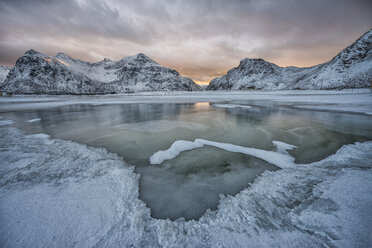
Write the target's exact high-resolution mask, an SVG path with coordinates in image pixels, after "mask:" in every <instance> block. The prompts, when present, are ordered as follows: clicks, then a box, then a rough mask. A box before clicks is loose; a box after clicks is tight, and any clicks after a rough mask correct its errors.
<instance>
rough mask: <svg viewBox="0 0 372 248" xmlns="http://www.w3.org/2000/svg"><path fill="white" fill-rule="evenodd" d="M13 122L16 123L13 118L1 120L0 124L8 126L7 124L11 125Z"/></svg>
mask: <svg viewBox="0 0 372 248" xmlns="http://www.w3.org/2000/svg"><path fill="white" fill-rule="evenodd" d="M11 124H14V121H13V120H2V121H0V126H7V125H11Z"/></svg>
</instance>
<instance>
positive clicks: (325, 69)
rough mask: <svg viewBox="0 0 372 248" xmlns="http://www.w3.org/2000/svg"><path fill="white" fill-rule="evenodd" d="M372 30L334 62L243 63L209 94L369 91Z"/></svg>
mask: <svg viewBox="0 0 372 248" xmlns="http://www.w3.org/2000/svg"><path fill="white" fill-rule="evenodd" d="M371 48H372V30H369V31H368V32H367V33H365V34H364V35H363V36H361V37H360V38H359V39H358V40H356V41H355V42H354V43H353V44H351V45H350V46H348V47H347V48H345V49H344V50H342V51H341V52H340V53H339V54H338V55H337V56H335V57H334V58H333V59H332V60H330V61H328V62H326V63H324V64H320V65H316V66H312V67H306V68H300V67H280V66H277V65H275V64H273V63H270V62H267V61H265V60H263V59H248V58H246V59H243V60H241V61H240V64H239V66H238V67H236V68H233V69H230V70H229V71H228V72H227V74H226V75H224V76H222V77H219V78H215V79H213V80H212V81H211V82H210V84H209V85H208V86H207V90H246V89H258V90H293V89H302V90H309V89H310V90H314V89H315V90H316V89H342V88H366V87H370V84H371V83H372V52H371Z"/></svg>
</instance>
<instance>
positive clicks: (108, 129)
mask: <svg viewBox="0 0 372 248" xmlns="http://www.w3.org/2000/svg"><path fill="white" fill-rule="evenodd" d="M220 104H224V103H220ZM234 104H241V105H250V106H252V108H221V107H215V106H214V105H213V104H210V103H208V102H201V103H189V104H175V103H166V104H117V105H96V106H95V105H70V106H64V107H59V108H54V109H44V110H36V111H27V112H22V111H18V112H8V113H1V116H3V117H4V119H5V118H6V119H12V120H15V121H16V124H15V126H17V127H19V128H21V129H23V130H25V131H27V132H28V133H47V134H49V135H51V136H52V137H53V138H61V139H65V140H72V141H76V142H78V143H81V144H87V145H90V146H96V147H104V148H105V149H107V150H108V151H109V152H114V153H117V154H118V155H119V156H121V157H123V158H124V160H125V161H127V162H129V163H131V164H133V165H135V166H136V172H137V173H139V174H141V181H140V195H141V199H142V200H144V201H145V202H146V203H147V205H148V206H149V207H150V208H151V212H152V216H153V217H156V218H170V219H176V218H179V217H185V218H186V219H196V218H199V217H200V216H201V215H202V214H203V213H204V212H205V210H206V209H208V208H210V209H215V208H216V206H217V203H218V199H219V195H220V194H230V195H234V194H236V193H238V192H239V191H241V190H242V189H243V188H245V187H247V186H248V184H249V183H250V182H252V181H253V180H254V178H255V177H256V176H257V175H258V174H260V173H262V172H263V171H265V170H277V169H278V168H277V167H275V166H274V165H271V164H268V163H267V162H264V161H262V160H260V159H257V158H254V157H251V156H248V155H244V154H238V153H231V152H226V151H224V150H220V149H217V148H214V147H203V148H199V149H194V150H191V151H186V152H183V153H181V154H180V155H179V156H178V157H176V158H175V159H173V160H168V161H165V162H163V163H162V164H160V165H151V164H150V163H149V157H150V156H151V155H152V154H153V153H155V152H157V151H159V150H165V149H167V148H169V147H170V146H171V144H172V143H173V142H174V141H176V140H189V141H193V140H194V139H197V138H203V139H207V140H211V141H218V142H224V143H231V144H235V145H241V146H245V147H254V148H259V149H265V150H274V149H275V147H274V146H273V144H272V141H273V140H278V141H283V142H286V143H289V144H292V145H296V146H297V147H298V148H297V149H295V150H293V151H291V152H290V154H291V155H293V156H294V157H295V159H296V163H310V162H314V161H318V160H321V159H323V158H325V157H327V156H329V155H331V154H333V153H335V152H336V151H337V150H338V149H339V148H340V147H341V146H342V145H344V144H350V143H354V142H357V141H360V142H361V141H365V140H371V139H372V126H371V125H370V123H371V117H368V116H363V115H353V114H340V113H329V112H316V111H310V110H295V109H290V108H285V107H279V106H277V105H274V104H272V103H267V102H254V101H251V102H235V103H234ZM35 118H38V119H40V120H38V121H34V122H26V121H27V120H30V119H35Z"/></svg>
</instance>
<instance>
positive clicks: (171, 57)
mask: <svg viewBox="0 0 372 248" xmlns="http://www.w3.org/2000/svg"><path fill="white" fill-rule="evenodd" d="M371 13H372V1H364V0H359V1H355V0H327V1H325V0H313V1H295V0H266V1H238V0H236V1H225V0H224V1H222V0H206V1H200V0H198V1H197V0H189V1H172V0H164V1H155V0H154V1H150V0H147V1H146V0H144V1H138V0H136V1H134V0H133V1H132V0H129V1H119V0H107V1H98V0H97V1H96V0H94V1H89V0H64V1H58V0H50V1H47V0H36V1H31V0H16V1H14V0H13V1H7V0H2V1H1V2H0V23H1V25H0V63H1V64H7V65H10V66H11V65H13V64H14V62H15V60H16V58H17V57H19V56H21V55H22V54H23V53H24V52H25V50H27V49H29V48H34V49H36V50H39V51H41V52H44V53H47V54H51V55H54V54H55V53H57V52H59V51H63V52H66V53H68V54H70V55H72V56H75V57H78V58H81V59H86V60H90V61H97V60H99V59H102V58H103V57H109V58H111V59H119V58H121V57H123V56H128V55H132V54H135V53H138V52H144V53H146V54H148V55H149V56H151V57H153V58H154V59H155V60H157V61H158V62H160V63H161V64H163V65H166V66H170V67H173V68H176V69H178V70H180V72H181V73H183V74H184V75H187V76H191V77H192V78H193V79H195V80H199V81H206V80H209V79H210V78H211V77H214V76H216V75H220V74H222V73H225V72H226V70H227V69H228V68H230V67H232V66H236V65H237V64H238V63H239V60H240V59H242V58H244V57H262V58H264V59H267V60H270V61H272V62H275V63H278V64H279V65H298V66H308V65H313V64H317V63H321V62H325V61H326V60H328V59H330V58H331V57H332V56H334V55H336V53H337V52H339V51H340V50H341V49H342V48H344V47H345V46H347V45H348V44H350V43H351V42H352V41H354V40H355V39H356V38H358V37H359V36H360V35H362V34H363V33H364V32H366V31H367V30H368V29H370V28H371V27H372V15H371Z"/></svg>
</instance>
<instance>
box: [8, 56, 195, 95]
mask: <svg viewBox="0 0 372 248" xmlns="http://www.w3.org/2000/svg"><path fill="white" fill-rule="evenodd" d="M199 89H200V87H199V86H198V85H197V84H195V83H194V82H193V81H192V80H191V79H189V78H185V77H182V76H181V75H180V74H179V73H178V72H177V71H176V70H173V69H170V68H166V67H162V66H160V65H159V64H158V63H156V62H155V61H153V60H152V59H151V58H149V57H147V56H146V55H144V54H142V53H139V54H137V55H135V56H131V57H126V58H123V59H121V60H119V61H111V60H109V59H104V60H102V61H100V62H97V63H89V62H85V61H81V60H78V59H74V58H71V57H70V56H68V55H66V54H63V53H58V54H57V55H56V56H55V57H51V56H47V55H44V54H41V53H39V52H37V51H35V50H28V51H27V52H26V53H25V55H23V56H22V57H20V58H19V59H18V60H17V62H16V65H15V67H14V68H13V69H12V70H11V71H10V72H9V75H8V77H7V78H6V80H5V82H4V84H3V86H2V87H1V90H2V91H5V92H8V93H16V94H110V93H126V92H139V91H171V90H184V91H192V90H199Z"/></svg>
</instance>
